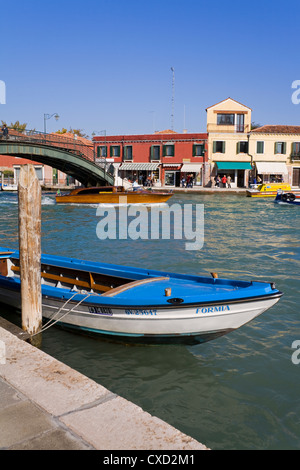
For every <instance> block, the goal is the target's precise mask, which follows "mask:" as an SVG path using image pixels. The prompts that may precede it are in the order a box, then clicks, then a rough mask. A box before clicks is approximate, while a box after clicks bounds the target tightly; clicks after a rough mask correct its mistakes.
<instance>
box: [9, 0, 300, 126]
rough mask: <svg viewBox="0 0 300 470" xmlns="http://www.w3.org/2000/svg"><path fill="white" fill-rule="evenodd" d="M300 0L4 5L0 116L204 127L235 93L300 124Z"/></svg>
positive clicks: (278, 118)
mask: <svg viewBox="0 0 300 470" xmlns="http://www.w3.org/2000/svg"><path fill="white" fill-rule="evenodd" d="M299 13H300V4H299V1H297V2H296V1H286V2H282V1H280V2H279V1H277V0H274V1H268V0H267V1H263V2H261V1H257V0H253V1H252V2H240V1H235V0H231V1H228V2H225V1H220V0H215V1H214V2H211V1H203V0H197V1H196V0H185V1H179V0H159V1H158V0H152V1H151V2H144V1H137V0H127V1H125V0H106V1H103V0H98V1H96V0H85V1H82V0H81V1H78V0H72V1H71V0H60V1H57V0H52V1H51V2H43V1H41V0H26V1H24V0H22V1H21V0H15V1H14V2H6V4H5V6H2V14H1V26H0V32H1V39H2V47H1V60H0V80H3V81H4V82H5V84H6V104H0V119H3V120H5V121H7V122H8V123H10V122H11V121H13V122H14V121H16V120H19V121H20V122H26V123H27V125H28V128H36V129H37V130H42V129H43V125H44V114H45V113H47V114H52V113H58V114H59V116H60V119H59V121H58V122H56V121H55V119H54V118H51V119H49V120H48V121H47V130H48V131H55V130H57V129H60V128H62V127H66V128H67V129H69V128H70V127H73V128H80V129H83V130H84V132H85V133H87V134H89V135H91V134H92V132H96V133H103V131H106V134H107V135H110V134H144V133H152V132H153V131H154V130H164V129H169V128H170V127H171V114H172V71H171V67H174V69H175V92H174V130H176V131H178V132H181V131H182V130H183V128H184V127H186V128H187V130H188V132H205V131H206V112H205V108H206V107H208V106H211V105H213V104H215V103H217V102H219V101H221V100H223V99H225V98H227V97H229V96H230V97H232V98H234V99H236V100H237V101H240V102H242V103H243V104H245V105H247V106H249V107H251V108H252V110H253V112H252V120H253V121H255V122H257V123H260V124H294V125H300V104H299V105H295V104H293V103H292V101H291V96H292V92H293V91H294V90H292V88H291V85H292V82H293V81H294V80H300V67H299V37H298V35H299V31H298V26H297V24H298V18H299Z"/></svg>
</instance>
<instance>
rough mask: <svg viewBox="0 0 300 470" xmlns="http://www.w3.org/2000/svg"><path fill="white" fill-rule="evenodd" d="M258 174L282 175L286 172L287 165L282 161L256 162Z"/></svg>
mask: <svg viewBox="0 0 300 470" xmlns="http://www.w3.org/2000/svg"><path fill="white" fill-rule="evenodd" d="M255 165H256V169H257V173H258V174H263V173H265V174H268V175H282V174H287V172H288V170H287V166H286V164H285V163H283V162H256V163H255Z"/></svg>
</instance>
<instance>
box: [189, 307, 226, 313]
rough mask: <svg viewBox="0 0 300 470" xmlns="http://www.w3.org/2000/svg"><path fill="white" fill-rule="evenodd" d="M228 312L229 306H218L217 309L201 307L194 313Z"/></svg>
mask: <svg viewBox="0 0 300 470" xmlns="http://www.w3.org/2000/svg"><path fill="white" fill-rule="evenodd" d="M226 310H230V307H229V305H219V306H217V307H203V308H197V310H196V313H215V312H226Z"/></svg>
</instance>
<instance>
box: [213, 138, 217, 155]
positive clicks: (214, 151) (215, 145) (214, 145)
mask: <svg viewBox="0 0 300 470" xmlns="http://www.w3.org/2000/svg"><path fill="white" fill-rule="evenodd" d="M216 150H217V142H216V141H215V140H214V141H213V153H216Z"/></svg>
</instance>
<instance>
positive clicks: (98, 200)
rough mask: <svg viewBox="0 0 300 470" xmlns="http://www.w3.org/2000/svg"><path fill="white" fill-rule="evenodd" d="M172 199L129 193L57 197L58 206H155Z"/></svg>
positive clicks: (149, 194) (147, 193) (169, 194)
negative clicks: (124, 204) (123, 204)
mask: <svg viewBox="0 0 300 470" xmlns="http://www.w3.org/2000/svg"><path fill="white" fill-rule="evenodd" d="M171 197H172V194H171V193H158V192H150V191H149V192H138V191H136V192H135V191H127V192H124V193H121V194H120V193H100V194H89V195H80V194H78V195H74V196H73V195H71V194H70V195H63V196H56V202H57V204H120V203H121V204H122V203H126V204H154V203H164V202H167V201H168V200H169V199H170V198H171ZM125 201H126V202H125Z"/></svg>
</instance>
